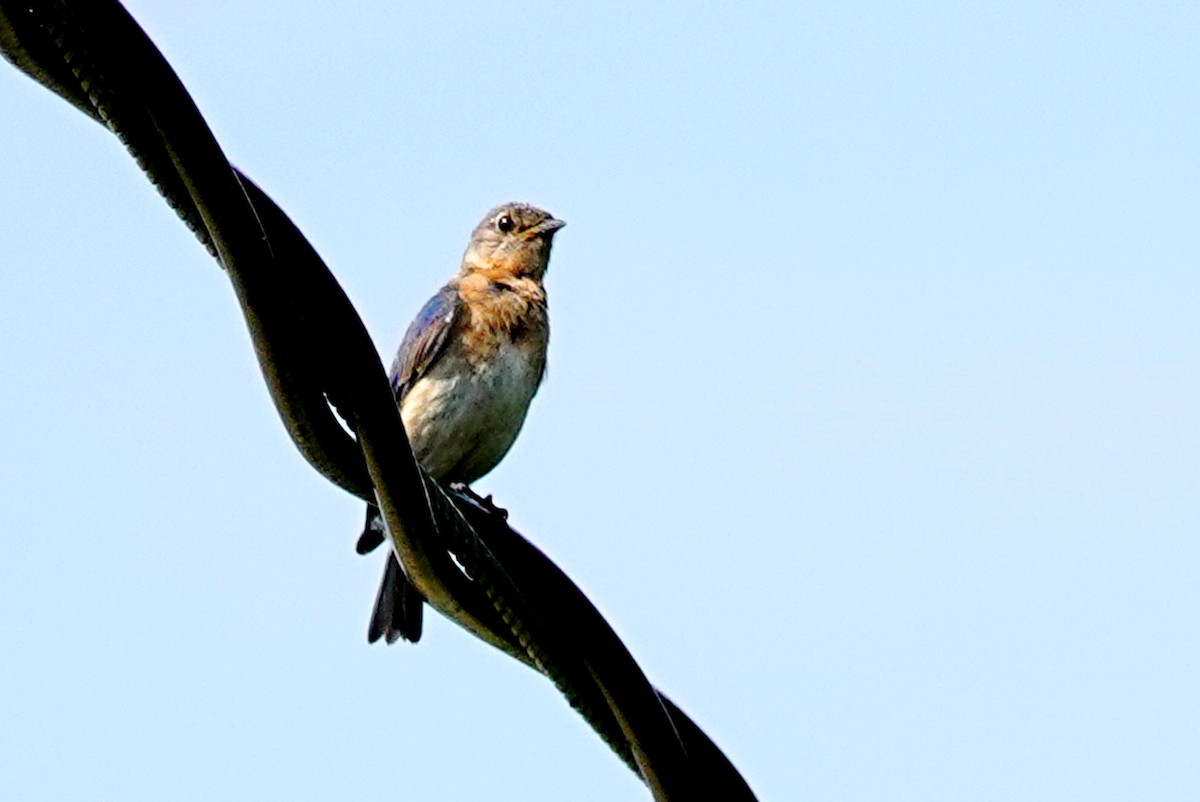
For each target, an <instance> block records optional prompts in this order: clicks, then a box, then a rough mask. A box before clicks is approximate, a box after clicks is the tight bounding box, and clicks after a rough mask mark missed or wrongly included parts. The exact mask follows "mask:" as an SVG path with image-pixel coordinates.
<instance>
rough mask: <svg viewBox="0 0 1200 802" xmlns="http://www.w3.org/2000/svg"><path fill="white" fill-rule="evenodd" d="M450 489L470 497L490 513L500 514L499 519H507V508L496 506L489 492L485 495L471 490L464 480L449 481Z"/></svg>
mask: <svg viewBox="0 0 1200 802" xmlns="http://www.w3.org/2000/svg"><path fill="white" fill-rule="evenodd" d="M450 489H451V490H453V491H454V492H455V493H459V494H461V495H464V496H466V497H467V498H469V499H471V501H474V502H475V503H476V504H478V505H479V506H480V507H483V509H485V510H487V511H488V512H489V513H491V514H492V515H498V516H500V518H501V520H505V521H507V520H508V510H506V509H504V508H503V507H497V506H496V502H494V501H492V494H491V493H488V494H487V495H486V496H481V495H479V494H478V493H476V492H475V491H474V490H472V489H471V486H470V485H468V484H467V483H466V482H451V483H450Z"/></svg>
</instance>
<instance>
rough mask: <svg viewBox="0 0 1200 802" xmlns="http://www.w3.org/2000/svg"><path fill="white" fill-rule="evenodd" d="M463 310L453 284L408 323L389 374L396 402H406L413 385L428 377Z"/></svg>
mask: <svg viewBox="0 0 1200 802" xmlns="http://www.w3.org/2000/svg"><path fill="white" fill-rule="evenodd" d="M461 308H462V301H461V300H460V299H459V297H458V289H457V288H456V287H455V286H454V285H453V284H447V285H446V286H445V287H442V288H441V289H440V290H438V291H437V294H436V295H434V296H433V297H432V298H430V299H429V300H428V301H427V302H426V303H425V306H423V307H422V308H421V311H420V312H418V313H417V316H416V318H414V319H413V322H412V323H410V324H409V326H408V331H407V332H405V334H404V341H403V342H401V343H400V350H399V351H397V352H396V361H395V362H393V363H392V370H391V372H390V373H389V374H388V378H389V379H391V382H392V393H393V394H394V395H395V396H396V401H397V402H399V401H403V400H404V396H405V395H407V394H408V391H409V390H410V389H411V388H412V386H413V384H415V383H416V381H417V380H418V379H420V378H421V377H422V376H423V375H425V372H426V371H427V370H429V368H430V366H431V365H433V363H434V362H436V361H437V358H438V357H439V356H440V355H441V353H442V351H444V350H445V348H446V341H447V340H448V339H449V335H450V330H451V329H452V328H454V323H455V321H456V320H457V319H458V316H459V314H460V313H461Z"/></svg>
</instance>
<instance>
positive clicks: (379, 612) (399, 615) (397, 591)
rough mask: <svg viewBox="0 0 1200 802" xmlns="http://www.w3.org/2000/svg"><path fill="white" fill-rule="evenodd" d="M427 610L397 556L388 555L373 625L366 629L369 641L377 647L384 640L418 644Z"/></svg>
mask: <svg viewBox="0 0 1200 802" xmlns="http://www.w3.org/2000/svg"><path fill="white" fill-rule="evenodd" d="M360 542H361V541H360ZM424 606H425V600H424V599H423V598H422V597H421V594H420V592H419V591H418V590H417V589H416V588H414V587H413V586H412V584H410V583H409V581H408V580H407V579H406V578H405V577H404V571H402V570H401V569H400V563H399V562H398V561H397V560H396V555H395V554H390V553H389V554H388V558H387V565H386V566H384V569H383V582H381V583H380V585H379V595H378V596H376V597H375V610H374V612H372V613H371V625H370V626H369V627H368V628H367V641H368V642H369V643H374V642H375V641H377V640H379V639H380V638H384V639H385V640H387V642H388V643H395V642H396V641H398V640H399V639H400V638H404V639H405V640H407V641H412V642H413V643H416V642H417V641H419V640H420V639H421V625H422V621H423V619H424Z"/></svg>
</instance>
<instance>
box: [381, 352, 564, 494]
mask: <svg viewBox="0 0 1200 802" xmlns="http://www.w3.org/2000/svg"><path fill="white" fill-rule="evenodd" d="M446 357H450V355H449V354H447V355H446ZM540 373H541V371H540V366H535V365H534V364H533V360H531V359H530V355H529V354H528V352H527V351H526V350H524V349H521V348H518V347H517V346H516V345H513V344H511V343H510V344H505V345H502V346H501V347H500V350H499V352H498V353H497V354H496V358H495V359H493V360H490V361H489V364H488V365H487V366H486V367H483V368H469V367H467V366H466V365H465V364H464V362H463V361H461V360H458V359H454V358H443V359H441V360H439V361H438V364H435V365H434V366H433V368H432V369H431V370H430V371H429V373H428V374H426V375H425V376H423V377H422V378H421V379H420V380H419V381H417V382H416V384H414V385H413V387H412V389H411V390H409V392H408V395H406V396H405V398H404V404H403V406H402V407H401V410H400V413H401V417H402V418H403V419H404V428H405V430H406V431H407V432H408V437H409V440H410V441H411V442H412V447H413V452H414V453H415V454H416V456H417V461H418V462H419V463H421V466H422V467H424V468H425V470H427V471H429V473H430V474H432V475H433V476H434V477H435V478H437V479H439V480H441V481H446V482H473V481H475V480H476V479H478V478H479V477H480V476H483V475H484V474H485V473H487V472H488V471H490V470H491V469H492V468H494V467H496V464H497V463H498V462H500V460H501V459H502V458H503V457H504V455H505V454H506V453H508V449H509V448H510V447H511V446H512V444H513V441H514V440H516V438H517V433H518V432H520V431H521V424H523V423H524V422H525V413H526V412H527V411H528V410H529V402H530V400H532V399H533V395H534V393H535V392H537V387H538V382H539V381H540V379H541V375H540Z"/></svg>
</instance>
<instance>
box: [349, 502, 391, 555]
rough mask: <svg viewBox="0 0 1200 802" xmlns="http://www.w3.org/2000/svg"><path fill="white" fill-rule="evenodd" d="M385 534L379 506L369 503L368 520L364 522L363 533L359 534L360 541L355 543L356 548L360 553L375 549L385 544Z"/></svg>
mask: <svg viewBox="0 0 1200 802" xmlns="http://www.w3.org/2000/svg"><path fill="white" fill-rule="evenodd" d="M384 536H385V533H384V528H383V517H382V516H380V514H379V508H378V507H376V506H375V505H374V504H368V505H367V521H366V523H364V524H363V531H362V534H361V535H359V536H358V543H356V544H354V550H355V551H357V552H358V553H359V554H366V553H367V552H368V551H373V550H374V549H376V548H378V547H379V546H381V545H382V544H383V540H384Z"/></svg>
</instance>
